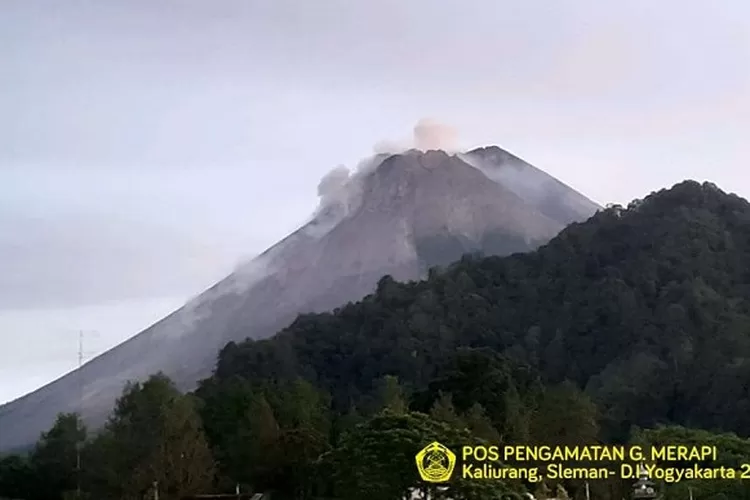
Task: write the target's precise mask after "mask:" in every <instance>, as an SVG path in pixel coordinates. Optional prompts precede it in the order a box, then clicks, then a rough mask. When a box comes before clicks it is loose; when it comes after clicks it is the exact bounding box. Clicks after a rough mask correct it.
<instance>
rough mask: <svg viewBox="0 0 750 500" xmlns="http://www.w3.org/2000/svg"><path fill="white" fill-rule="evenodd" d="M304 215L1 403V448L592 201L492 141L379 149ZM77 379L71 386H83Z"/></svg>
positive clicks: (183, 383) (532, 239) (181, 377)
mask: <svg viewBox="0 0 750 500" xmlns="http://www.w3.org/2000/svg"><path fill="white" fill-rule="evenodd" d="M319 192H320V194H321V205H320V207H319V208H318V210H317V212H316V213H315V215H314V216H313V217H312V219H311V220H310V221H309V222H308V223H306V224H305V225H303V226H302V227H301V228H300V229H298V230H297V231H295V232H294V233H292V234H291V235H289V236H288V237H286V238H285V239H283V240H281V241H280V242H279V243H277V244H276V245H274V246H273V247H271V248H270V249H268V250H267V251H265V252H264V253H263V254H261V255H259V256H258V257H256V258H254V259H252V260H251V261H249V262H247V263H244V264H242V265H241V266H239V267H238V268H237V269H236V271H235V272H234V273H232V274H231V275H230V276H228V277H227V278H225V279H224V280H222V281H220V282H219V283H217V284H216V285H214V286H213V287H212V288H210V289H208V290H206V291H205V292H203V293H202V294H200V295H199V296H197V297H196V298H194V299H193V300H191V301H190V302H188V303H187V304H186V305H185V306H183V307H182V308H180V309H179V310H177V311H175V312H174V313H172V314H170V315H169V316H167V317H166V318H164V319H162V320H161V321H159V322H157V323H156V324H154V325H153V326H151V327H149V328H147V329H146V330H144V331H143V332H141V333H140V334H138V335H136V336H134V337H133V338H131V339H130V340H128V341H127V342H124V343H122V344H120V345H119V346H117V347H115V348H113V349H111V350H110V351H108V352H106V353H104V354H102V355H100V356H98V357H97V358H95V359H93V360H92V361H90V362H89V363H87V364H85V365H84V366H83V367H82V368H81V369H80V370H77V371H75V372H72V373H70V374H68V375H66V376H64V377H62V378H60V379H58V380H57V381H55V382H52V383H50V384H48V385H47V386H45V387H43V388H41V389H39V390H37V391H35V392H33V393H31V394H29V395H27V396H24V397H22V398H20V399H17V400H15V401H13V402H11V403H8V404H6V405H4V406H2V407H0V450H2V451H6V450H9V449H15V448H20V447H24V446H26V445H29V444H32V443H34V442H35V441H36V439H37V438H38V437H39V433H40V432H42V431H45V430H47V429H48V428H49V427H50V426H51V425H52V424H53V422H54V419H55V417H56V416H57V414H58V413H59V412H74V411H79V409H80V411H81V412H82V416H83V418H84V420H85V421H86V422H87V423H88V424H89V425H90V426H92V427H97V426H99V425H101V424H102V423H103V422H104V420H105V418H106V416H107V415H108V414H109V413H110V411H111V410H112V407H113V404H114V402H115V400H116V398H117V397H119V396H120V394H121V391H122V389H123V387H124V385H125V383H126V382H128V381H131V380H132V381H136V380H143V379H145V378H146V377H148V376H149V375H151V374H153V373H156V372H158V371H161V372H163V373H165V374H166V375H168V376H169V377H171V378H172V379H173V380H174V381H175V382H176V383H177V384H178V386H179V387H180V388H182V389H184V390H191V389H193V388H194V387H195V385H196V383H197V381H198V380H200V379H202V378H205V377H207V376H208V375H210V374H211V371H212V369H213V367H214V364H215V360H216V356H217V352H218V351H219V349H221V348H222V347H223V346H224V345H226V343H227V342H229V341H238V340H243V339H245V338H247V337H250V338H256V339H257V338H265V337H269V336H271V335H273V334H274V333H275V332H277V331H279V330H280V329H281V328H283V327H285V326H286V325H288V324H289V323H291V321H292V320H293V319H294V318H295V317H296V316H297V315H298V314H300V313H304V312H320V311H325V310H329V309H332V308H334V307H337V306H340V305H342V304H345V303H347V302H349V301H354V300H358V299H360V298H362V297H363V296H365V295H367V294H368V293H370V292H372V290H373V289H374V287H375V285H376V283H377V282H378V280H379V279H380V278H381V277H382V276H384V275H391V276H392V277H393V278H394V279H396V280H402V281H405V280H415V279H419V278H421V277H423V276H424V275H425V274H426V272H427V270H428V269H429V268H430V267H432V266H436V265H444V264H447V263H449V262H452V261H454V260H457V259H458V258H460V257H461V255H462V254H465V253H468V252H482V253H484V254H488V255H489V254H493V255H506V254H510V253H514V252H525V251H528V250H531V249H534V248H536V247H538V246H539V245H542V244H544V243H546V242H547V241H549V240H550V239H551V238H552V237H554V236H555V235H556V234H557V233H558V232H559V231H560V230H562V229H563V228H564V227H565V226H566V225H567V224H569V223H572V222H577V221H583V220H586V219H588V218H589V217H590V216H591V215H593V214H594V213H595V212H596V211H597V210H598V209H599V208H600V207H599V206H598V205H596V204H595V203H593V202H592V201H590V200H588V199H587V198H585V197H584V196H582V195H581V194H579V193H577V192H576V191H574V190H573V189H571V188H569V187H568V186H566V185H564V184H562V183H561V182H559V181H557V180H556V179H554V178H553V177H551V176H549V175H547V174H546V173H544V172H542V171H541V170H538V169H536V168H535V167H533V166H531V165H529V164H528V163H526V162H524V161H522V160H521V159H519V158H517V157H515V156H513V155H511V154H510V153H508V152H506V151H503V150H502V149H500V148H498V147H494V146H493V147H487V148H481V149H476V150H473V151H470V152H467V153H462V154H455V155H454V154H448V153H446V152H443V151H438V150H430V151H426V152H422V151H418V150H409V151H406V152H403V153H399V154H380V155H377V156H375V157H373V158H371V159H370V160H368V161H367V162H364V163H363V165H362V166H361V167H360V169H359V170H357V171H356V172H354V173H353V174H351V175H349V174H348V172H346V171H344V170H337V171H334V172H331V174H329V175H327V176H326V177H325V178H324V180H323V181H322V182H321V186H320V189H319ZM81 387H82V389H81Z"/></svg>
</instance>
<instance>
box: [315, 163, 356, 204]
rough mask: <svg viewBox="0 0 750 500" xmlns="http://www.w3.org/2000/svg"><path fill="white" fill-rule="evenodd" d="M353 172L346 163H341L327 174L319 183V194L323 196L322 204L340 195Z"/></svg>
mask: <svg viewBox="0 0 750 500" xmlns="http://www.w3.org/2000/svg"><path fill="white" fill-rule="evenodd" d="M350 175H351V172H350V171H349V169H348V168H347V167H346V166H344V165H339V166H338V167H336V168H334V169H333V170H331V171H329V172H328V173H327V174H325V175H324V176H323V177H322V178H321V179H320V182H319V183H318V196H320V198H321V201H320V202H321V204H322V205H325V204H327V202H326V200H329V199H331V198H335V197H336V196H338V195H340V194H341V192H342V190H343V189H344V188H345V187H346V184H347V183H348V182H349V176H350Z"/></svg>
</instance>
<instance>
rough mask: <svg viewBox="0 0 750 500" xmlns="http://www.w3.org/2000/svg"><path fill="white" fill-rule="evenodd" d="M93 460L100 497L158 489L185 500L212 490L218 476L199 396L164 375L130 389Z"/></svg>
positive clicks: (93, 449)
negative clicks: (185, 392) (187, 393)
mask: <svg viewBox="0 0 750 500" xmlns="http://www.w3.org/2000/svg"><path fill="white" fill-rule="evenodd" d="M87 459H88V460H90V463H92V464H94V466H93V467H92V470H91V475H90V478H89V479H90V483H89V484H90V487H91V492H92V493H93V494H94V496H96V497H98V498H111V499H115V498H117V499H124V500H129V499H134V500H135V499H141V498H143V495H144V494H146V493H148V492H150V491H152V490H153V488H158V490H159V495H160V498H162V499H164V500H179V499H180V498H182V497H184V496H187V495H193V494H199V493H205V492H207V491H209V489H210V488H211V484H212V482H213V479H214V475H215V474H214V473H215V470H214V460H213V458H212V455H211V451H210V449H209V446H208V442H207V440H206V439H205V436H204V434H203V428H202V424H201V421H200V418H199V416H198V413H197V411H196V407H195V401H194V400H193V398H192V397H189V396H184V395H182V394H181V393H180V392H179V391H178V390H177V389H176V388H175V387H174V385H173V384H172V382H171V381H170V380H169V379H168V378H167V377H165V376H163V375H155V376H152V377H151V378H149V379H148V380H147V381H146V382H144V383H143V384H131V385H129V386H128V387H127V388H126V389H125V391H124V393H123V395H122V397H121V398H120V399H119V400H118V402H117V405H116V408H115V411H114V414H113V415H112V417H111V418H110V420H109V422H108V423H107V425H106V427H105V429H104V431H103V432H102V433H101V434H100V435H99V436H98V437H97V439H96V440H95V441H94V442H93V443H92V444H91V446H90V447H89V448H88V449H87Z"/></svg>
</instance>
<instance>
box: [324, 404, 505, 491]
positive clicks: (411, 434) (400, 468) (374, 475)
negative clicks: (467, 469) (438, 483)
mask: <svg viewBox="0 0 750 500" xmlns="http://www.w3.org/2000/svg"><path fill="white" fill-rule="evenodd" d="M434 441H439V442H440V443H442V444H443V445H445V446H447V447H448V448H449V449H452V450H456V451H457V452H459V455H458V457H457V458H458V459H459V460H460V450H461V446H463V445H465V444H467V443H476V442H477V440H476V439H475V438H473V437H472V436H471V434H470V432H469V431H468V430H466V429H456V428H453V427H450V426H449V425H448V424H446V423H444V422H438V421H435V420H434V419H432V418H430V417H429V416H428V415H424V414H421V413H414V412H411V413H395V412H392V411H390V410H386V411H384V412H382V413H380V414H378V415H376V416H375V417H373V418H372V419H370V420H369V421H367V422H366V423H364V424H360V425H359V426H357V428H356V429H355V430H354V431H353V432H351V433H350V434H348V435H347V436H346V437H345V438H344V439H343V441H342V442H341V444H340V445H339V446H338V447H336V448H335V449H334V450H333V451H331V452H330V453H329V454H327V455H326V456H324V458H323V463H324V464H326V466H327V467H326V470H329V471H331V475H332V478H333V492H334V497H335V498H342V499H348V498H360V497H361V498H367V499H371V500H392V499H395V498H399V499H401V498H408V497H409V495H410V492H411V491H412V490H413V489H417V490H422V491H423V492H430V493H431V494H432V495H433V498H438V497H440V498H453V499H455V500H468V499H472V500H473V499H477V500H479V499H492V498H499V497H500V495H501V494H502V493H503V492H504V491H507V490H509V487H508V485H507V484H505V483H503V482H501V481H474V480H467V479H463V478H462V475H461V464H460V463H457V464H456V470H455V471H454V474H453V477H452V479H451V481H449V482H448V483H445V488H444V489H443V488H437V487H435V486H433V485H430V484H428V483H424V482H423V481H422V480H421V479H420V477H419V473H418V470H417V467H416V462H415V457H416V455H417V453H418V452H419V451H420V450H421V449H422V448H424V447H425V446H426V445H428V444H430V443H432V442H434Z"/></svg>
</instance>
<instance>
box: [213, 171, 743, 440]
mask: <svg viewBox="0 0 750 500" xmlns="http://www.w3.org/2000/svg"><path fill="white" fill-rule="evenodd" d="M460 346H466V347H485V348H490V349H492V350H494V351H496V352H501V353H503V354H505V355H507V356H510V357H512V358H515V359H516V360H518V361H520V362H522V363H525V364H528V365H530V366H531V367H532V368H533V369H535V370H539V371H540V372H541V373H542V374H543V375H544V377H545V381H546V382H548V383H556V382H561V381H563V380H566V379H567V380H571V381H574V382H575V383H577V384H578V385H579V386H580V387H582V388H586V390H587V391H588V392H589V394H590V395H591V396H592V398H593V399H594V400H595V401H596V402H597V404H598V406H599V409H600V411H601V412H602V415H601V416H602V420H603V423H604V428H605V432H606V433H607V435H608V437H609V438H610V439H615V440H618V439H622V438H623V437H624V436H625V435H626V434H627V432H628V430H629V428H630V427H631V426H632V425H638V426H641V427H651V426H654V425H655V424H658V423H677V424H681V425H687V426H695V427H700V428H704V429H722V430H728V431H734V432H737V433H740V434H741V435H744V436H748V435H750V411H748V410H750V203H748V202H747V201H745V200H743V199H741V198H739V197H737V196H734V195H727V194H725V193H723V192H722V191H720V190H719V189H718V188H717V187H716V186H714V185H712V184H708V183H706V184H702V185H701V184H698V183H696V182H692V181H690V182H684V183H681V184H678V185H676V186H674V187H673V188H672V189H670V190H663V191H661V192H658V193H655V194H652V195H651V196H649V197H648V198H646V199H645V200H636V201H635V202H633V203H632V204H631V205H630V206H629V207H628V208H627V209H623V208H622V207H613V208H610V209H607V210H603V211H600V212H599V213H597V214H596V215H595V216H594V217H592V218H590V219H589V220H588V221H586V222H584V223H581V224H573V225H571V226H569V227H568V228H566V229H565V230H564V231H562V232H561V233H560V234H559V235H558V236H557V237H555V238H554V239H553V240H551V241H550V242H549V243H548V244H546V245H544V246H542V247H541V248H539V249H538V250H537V251H534V252H530V253H525V254H516V255H512V256H508V257H504V258H500V257H490V258H485V259H469V258H464V259H462V260H461V261H460V262H458V263H456V264H455V265H453V266H451V268H450V269H448V270H447V271H446V272H444V273H441V274H433V275H432V276H431V277H430V279H428V280H426V281H421V282H413V283H406V284H401V283H397V282H395V281H393V280H392V279H389V278H384V279H382V280H381V281H380V282H379V283H378V287H377V291H376V292H375V293H374V294H372V295H369V296H367V297H365V298H364V299H363V300H362V301H361V302H358V303H356V304H350V305H347V306H345V307H341V308H339V309H337V310H335V311H334V312H333V313H325V314H319V315H306V316H304V317H300V318H299V319H298V320H297V321H295V323H294V324H292V325H291V326H290V327H288V328H286V329H285V330H284V331H282V332H281V333H279V334H278V335H277V336H275V337H274V338H272V339H269V340H266V341H260V342H257V341H256V342H245V343H242V344H230V345H228V346H227V347H226V348H225V349H224V350H223V351H222V356H221V357H220V361H219V364H218V367H217V371H216V374H215V376H214V377H213V381H215V382H218V383H219V384H221V383H222V381H224V380H226V379H228V378H229V377H232V376H235V375H239V376H242V377H245V378H249V379H251V380H255V379H268V378H277V377H279V376H282V377H295V376H301V377H304V378H307V379H308V380H310V381H311V382H312V383H314V384H315V385H317V386H319V387H321V388H323V389H325V390H327V391H329V392H330V393H331V394H332V395H333V397H334V402H335V404H336V407H337V408H338V409H339V410H341V411H346V410H347V409H348V408H350V406H351V405H355V406H356V405H357V403H358V398H360V397H362V396H363V395H366V394H368V393H370V392H371V391H372V388H373V386H374V384H375V382H376V381H377V380H378V379H379V377H382V376H384V375H395V376H397V377H398V378H399V380H400V381H402V382H403V383H404V384H405V385H406V386H409V387H412V388H415V389H417V390H419V389H422V388H424V385H425V384H426V383H427V382H428V381H430V380H432V379H434V378H435V377H436V376H437V375H439V373H437V370H438V369H439V368H438V367H439V365H440V362H441V360H445V359H449V358H450V356H451V355H452V353H454V352H455V349H456V348H457V347H460Z"/></svg>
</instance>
